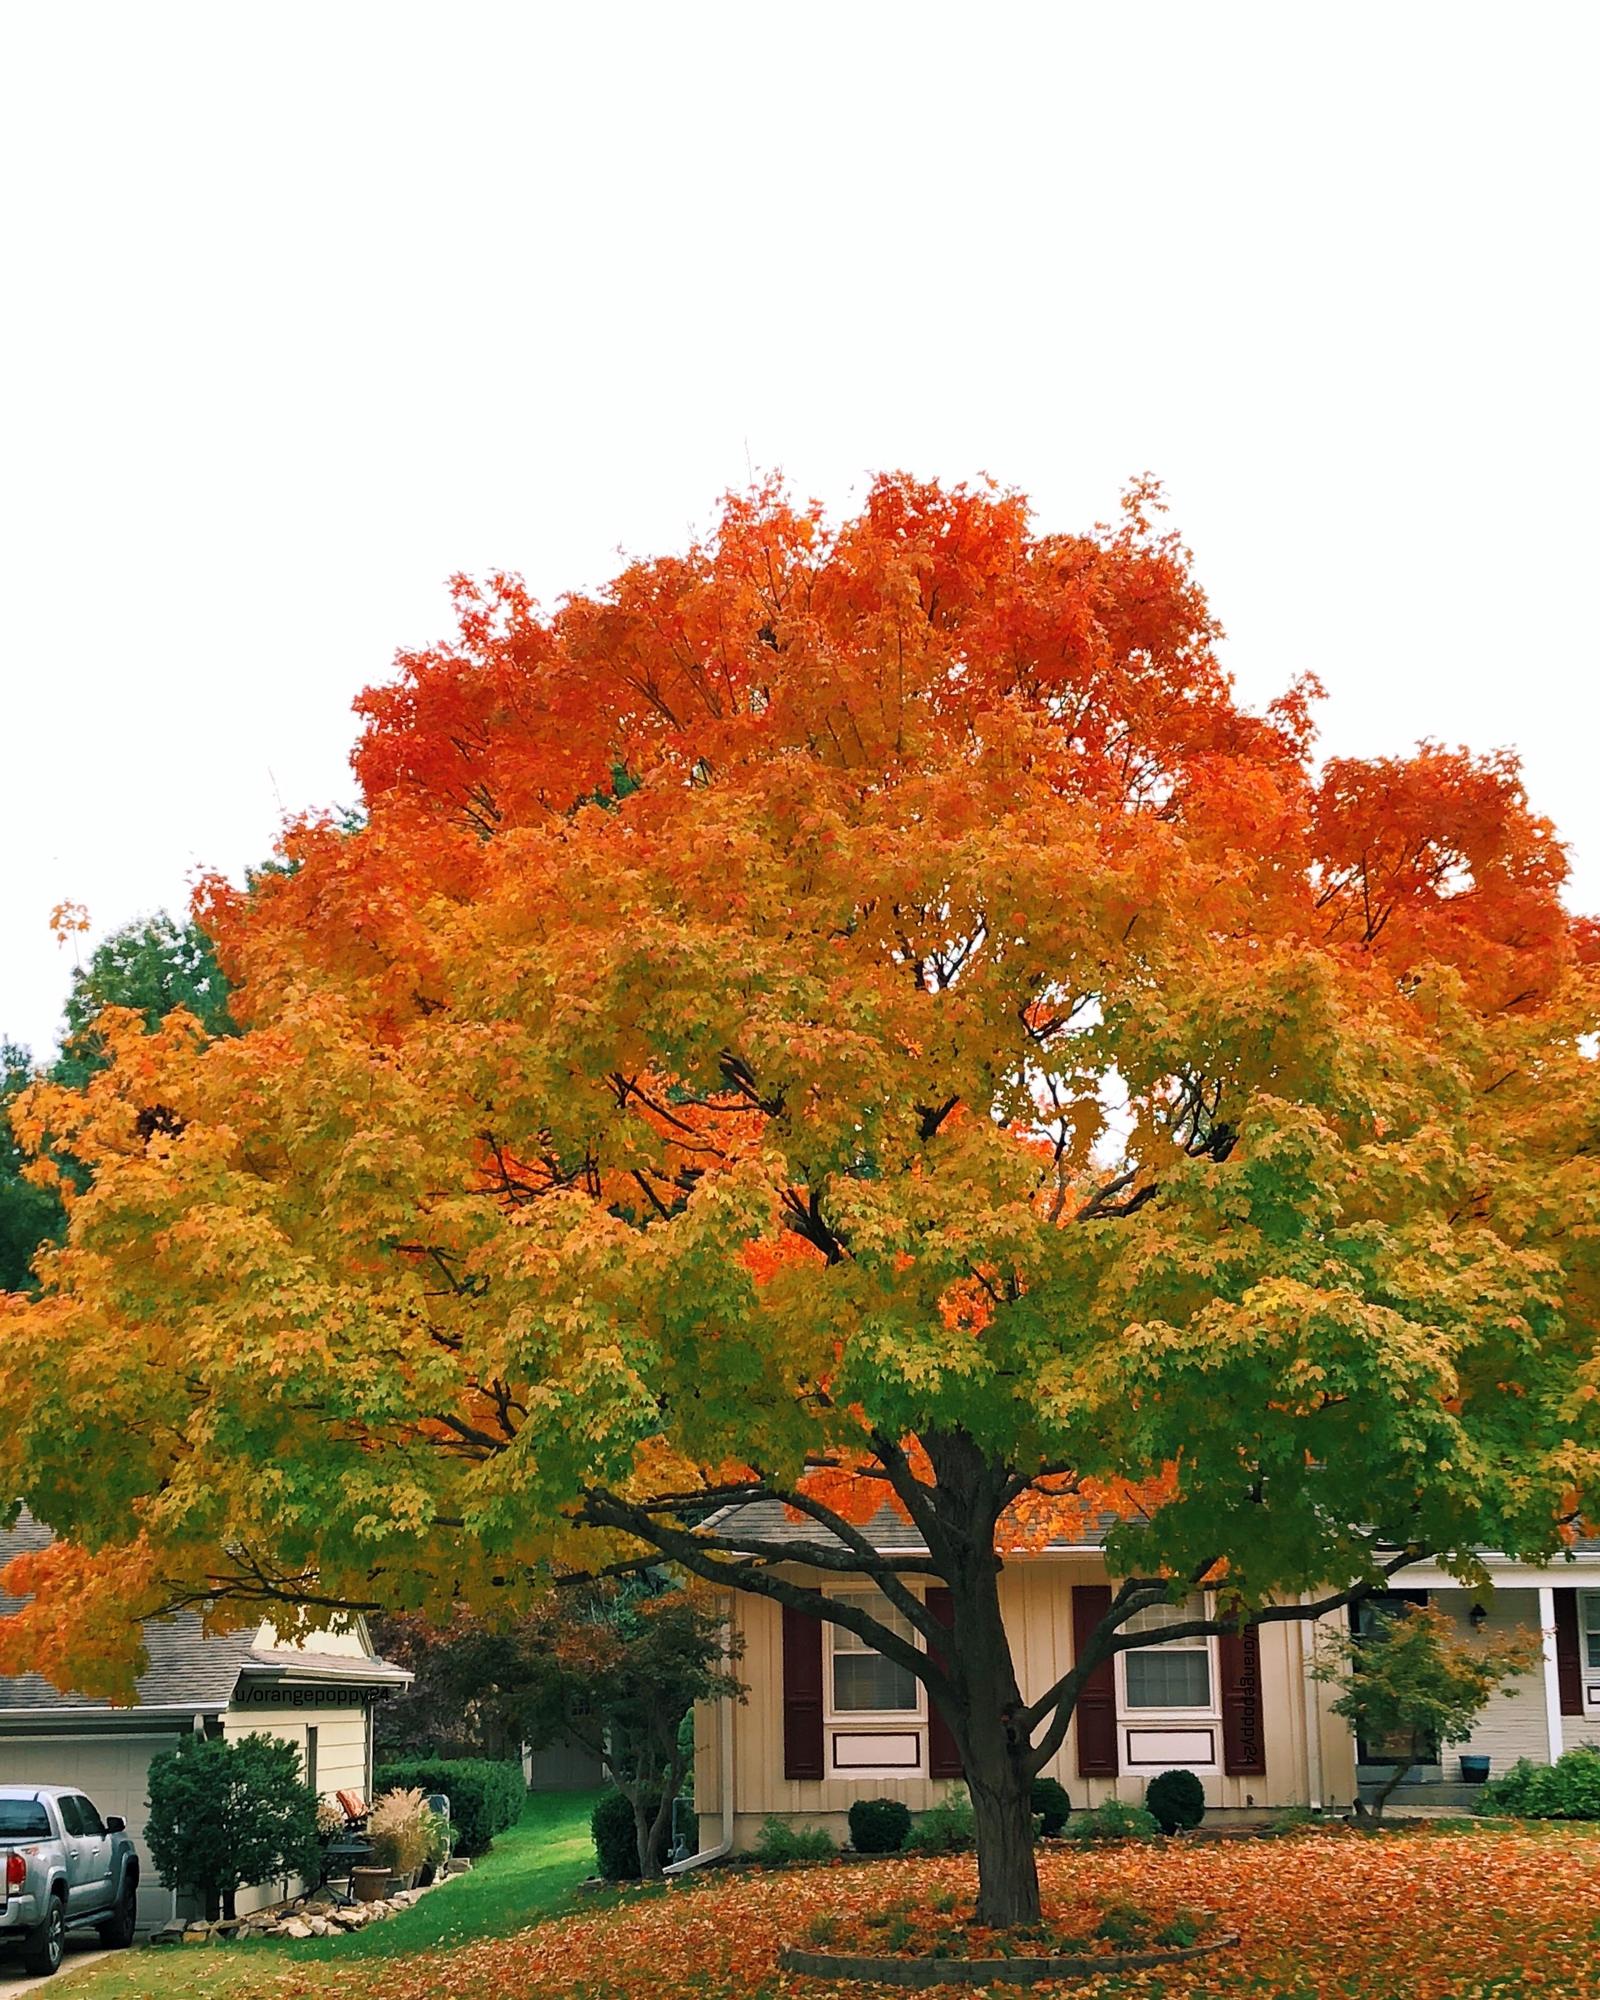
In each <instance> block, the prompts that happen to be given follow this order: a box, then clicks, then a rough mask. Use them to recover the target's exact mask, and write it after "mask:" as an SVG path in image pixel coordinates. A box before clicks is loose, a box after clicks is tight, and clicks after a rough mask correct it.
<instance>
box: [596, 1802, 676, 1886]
mask: <svg viewBox="0 0 1600 2000" xmlns="http://www.w3.org/2000/svg"><path fill="white" fill-rule="evenodd" d="M659 1805H660V1800H659V1799H646V1800H645V1802H644V1811H645V1818H646V1819H653V1818H654V1817H655V1814H656V1809H657V1807H658V1806H659ZM589 1831H590V1833H591V1834H593V1836H594V1854H595V1860H596V1861H597V1862H598V1864H599V1867H600V1873H601V1874H602V1875H603V1876H604V1877H605V1879H606V1880H607V1881H608V1882H637V1881H638V1879H639V1833H638V1829H637V1828H636V1827H635V1826H634V1823H633V1806H632V1804H631V1803H630V1802H629V1800H627V1799H625V1798H624V1797H623V1795H622V1794H621V1792H607V1793H606V1795H605V1797H604V1798H602V1799H601V1801H600V1803H599V1804H598V1805H597V1806H596V1807H595V1809H594V1811H593V1812H592V1813H591V1814H590V1815H589Z"/></svg>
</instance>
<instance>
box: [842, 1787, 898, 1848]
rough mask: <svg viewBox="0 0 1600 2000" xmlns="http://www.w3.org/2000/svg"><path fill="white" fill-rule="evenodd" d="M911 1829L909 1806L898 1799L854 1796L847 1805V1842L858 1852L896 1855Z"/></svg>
mask: <svg viewBox="0 0 1600 2000" xmlns="http://www.w3.org/2000/svg"><path fill="white" fill-rule="evenodd" d="M910 1831H911V1808H910V1807H909V1806H905V1805H902V1804H901V1802H900V1801H899V1799H857V1800H856V1802H855V1804H854V1805H853V1806H852V1807H851V1808H850V1845H851V1846H852V1847H853V1848H854V1849H855V1851H856V1852H857V1854H898V1853H899V1852H900V1850H901V1848H902V1847H904V1846H905V1844H906V1835H907V1834H908V1833H909V1832H910Z"/></svg>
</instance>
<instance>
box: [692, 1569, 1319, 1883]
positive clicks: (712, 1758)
mask: <svg viewBox="0 0 1600 2000" xmlns="http://www.w3.org/2000/svg"><path fill="white" fill-rule="evenodd" d="M793 1574H794V1576H795V1578H796V1580H797V1581H805V1582H808V1583H813V1582H821V1581H822V1579H820V1578H817V1577H816V1576H814V1575H813V1574H812V1573H809V1572H802V1571H800V1570H798V1569H796V1570H795V1571H794V1572H793ZM1104 1579H1105V1568H1104V1565H1103V1563H1101V1562H1100V1561H1099V1560H1098V1559H1097V1558H1096V1557H1094V1556H1092V1555H1084V1556H1081V1557H1076V1556H1070V1555H1067V1556H1059V1557H1058V1556H1039V1557H1034V1558H1021V1559H1014V1560H1013V1561H1011V1562H1010V1563H1008V1564H1007V1566H1006V1568H1005V1569H1004V1571H1003V1572H1002V1574H1001V1577H1000V1603H1001V1610H1002V1613H1003V1615H1004V1617H1005V1620H1006V1624H1007V1627H1008V1630H1009V1632H1010V1635H1011V1644H1012V1651H1013V1656H1014V1658H1015V1661H1016V1667H1017V1677H1018V1680H1019V1682H1020V1684H1021V1688H1022V1693H1023V1698H1024V1699H1025V1700H1028V1701H1032V1700H1035V1699H1037V1697H1038V1696H1039V1695H1041V1694H1042V1693H1044V1691H1045V1690H1046V1689H1047V1688H1049V1687H1050V1686H1051V1685H1052V1684H1053V1683H1054V1682H1055V1681H1056V1680H1058V1679H1059V1678H1060V1676H1061V1675H1062V1674H1063V1673H1065V1672H1066V1671H1067V1670H1068V1668H1069V1667H1070V1666H1071V1664H1072V1597H1071V1591H1072V1586H1073V1584H1074V1583H1098V1582H1103V1581H1104ZM912 1587H913V1588H914V1589H915V1588H917V1587H918V1586H917V1584H916V1583H915V1582H913V1585H912ZM731 1616H732V1617H733V1619H734V1621H735V1625H736V1629H737V1630H738V1631H739V1632H740V1633H741V1635H742V1637H743V1641H744V1654H743V1658H742V1660H741V1662H740V1665H739V1670H738V1671H739V1675H740V1678H741V1679H742V1680H743V1681H744V1682H745V1683H746V1686H747V1687H748V1689H749V1690H750V1692H749V1696H748V1699H747V1700H746V1701H744V1702H742V1703H740V1704H738V1705H737V1707H736V1708H735V1711H734V1725H733V1729H734V1768H735V1799H734V1814H735V1818H734V1845H735V1847H736V1848H739V1849H745V1848H748V1847H750V1846H752V1845H753V1844H754V1841H755V1837H756V1835H757V1833H758V1832H759V1830H760V1826H761V1822H762V1820H763V1819H765V1818H766V1816H767V1815H768V1814H769V1813H777V1814H781V1815H783V1816H784V1817H786V1818H789V1819H791V1820H793V1821H794V1822H795V1823H796V1824H800V1825H816V1826H824V1827H826V1828H827V1829H828V1830H829V1831H830V1832H831V1833H833V1834H834V1835H835V1837H836V1838H842V1836H843V1833H844V1828H845V1817H844V1816H845V1814H846V1812H847V1811H848V1809H849V1807H850V1805H851V1804H852V1802H853V1801H854V1800H856V1799H860V1798H878V1797H885V1798H895V1799H900V1800H902V1801H903V1802H904V1803H905V1804H906V1805H907V1806H908V1807H909V1808H910V1809H911V1810H912V1811H913V1812H917V1811H921V1810H922V1809H923V1808H925V1807H927V1806H929V1805H931V1804H933V1803H934V1801H935V1800H936V1799H938V1798H940V1797H941V1796H943V1794H944V1793H945V1791H946V1790H947V1789H948V1781H947V1780H943V1779H930V1778H928V1777H927V1776H926V1775H925V1769H926V1764H925V1759H926V1728H925V1725H924V1726H923V1728H922V1731H921V1734H922V1741H923V1746H924V1748H923V1760H924V1761H923V1768H922V1770H921V1771H919V1772H918V1773H917V1774H915V1775H913V1774H909V1773H908V1774H900V1773H893V1772H889V1771H886V1770H883V1769H878V1770H874V1771H871V1772H864V1773H862V1774H861V1775H859V1776H852V1777H843V1776H838V1777H827V1778H822V1779H791V1778H786V1777H785V1776H784V1774H783V1702H782V1685H783V1661H782V1631H783V1622H782V1611H781V1609H780V1607H779V1606H778V1605H776V1604H774V1603H772V1602H771V1601H770V1600H767V1599H764V1598H758V1597H752V1596H748V1595H744V1594H738V1595H737V1596H736V1597H735V1598H734V1600H733V1602H732V1605H731ZM1260 1640H1261V1673H1262V1680H1263V1696H1264V1699H1263V1721H1264V1726H1265V1740H1266V1763H1267V1771H1266V1775H1265V1777H1248V1778H1234V1777H1228V1776H1226V1775H1224V1774H1223V1773H1222V1772H1221V1771H1220V1770H1215V1771H1210V1772H1204V1773H1202V1783H1203V1784H1204V1786H1205V1791H1206V1800H1207V1804H1208V1806H1209V1807H1211V1808H1212V1809H1213V1810H1222V1809H1248V1808H1259V1807H1261V1806H1264V1805H1267V1804H1271V1805H1274V1806H1282V1805H1303V1804H1306V1803H1308V1802H1309V1792H1308V1789H1307V1784H1306V1771H1307V1757H1306V1733H1307V1726H1308V1706H1309V1704H1308V1703H1307V1701H1306V1698H1305V1693H1304V1686H1305V1684H1304V1679H1303V1673H1302V1640H1301V1636H1300V1627H1299V1626H1298V1625H1297V1624H1295V1623H1282V1624H1275V1625H1268V1626H1264V1627H1263V1628H1262V1630H1261V1634H1260ZM1212 1696H1213V1711H1212V1715H1211V1718H1210V1719H1209V1722H1207V1719H1206V1718H1200V1720H1201V1721H1202V1722H1203V1723H1206V1726H1209V1727H1211V1728H1212V1729H1213V1730H1214V1731H1215V1740H1216V1743H1217V1762H1218V1763H1219V1764H1220V1762H1221V1719H1220V1710H1217V1709H1216V1707H1215V1702H1216V1696H1217V1686H1216V1672H1215V1660H1213V1674H1212ZM715 1713H716V1711H715V1709H714V1708H712V1707H704V1708H702V1709H701V1711H700V1712H699V1720H698V1724H697V1727H696V1731H695V1740H696V1757H695V1799H696V1803H697V1807H698V1811H699V1818H700V1832H701V1840H702V1844H706V1845H709V1844H711V1843H712V1842H714V1841H715V1840H716V1839H717V1838H718V1836H719V1832H720V1826H721V1813H722V1774H721V1770H720V1768H719V1766H720V1749H719V1731H718V1729H717V1728H716V1726H715V1723H714V1717H715ZM1132 1719H1133V1720H1134V1721H1136V1722H1137V1721H1139V1720H1141V1718H1139V1717H1134V1718H1132ZM1128 1720H1129V1718H1128V1717H1126V1716H1123V1717H1121V1722H1122V1723H1123V1724H1124V1725H1125V1724H1126V1722H1127V1721H1128ZM1155 1720H1156V1719H1155V1718H1151V1719H1150V1721H1151V1724H1152V1726H1153V1725H1154V1722H1155ZM1324 1722H1326V1718H1324ZM861 1726H862V1727H864V1728H866V1729H870V1728H871V1721H870V1718H863V1720H862V1724H861ZM909 1726H910V1725H909V1724H907V1723H904V1722H898V1723H891V1722H887V1721H886V1722H885V1723H884V1725H883V1727H884V1729H886V1730H893V1729H903V1728H907V1727H909ZM1173 1726H1180V1725H1179V1724H1178V1723H1176V1722H1175V1723H1174V1725H1173ZM836 1727H838V1725H837V1724H836V1723H833V1722H829V1723H828V1724H827V1725H826V1737H825V1740H826V1738H831V1735H832V1732H833V1730H834V1729H835V1728H836ZM1340 1734H1342V1735H1343V1737H1344V1749H1345V1754H1346V1759H1348V1732H1347V1731H1345V1729H1344V1725H1343V1724H1342V1723H1340V1722H1338V1720H1337V1718H1334V1719H1333V1728H1332V1729H1331V1730H1330V1729H1327V1728H1326V1727H1324V1731H1323V1736H1324V1745H1323V1748H1324V1756H1325V1759H1326V1760H1327V1763H1328V1766H1329V1768H1330V1769H1331V1771H1332V1773H1333V1777H1334V1781H1335V1783H1336V1784H1339V1785H1341V1786H1342V1787H1343V1792H1342V1796H1343V1798H1344V1799H1345V1800H1346V1802H1348V1799H1349V1798H1350V1796H1351V1794H1352V1792H1353V1789H1354V1769H1353V1766H1350V1767H1349V1775H1348V1779H1346V1777H1345V1769H1344V1767H1343V1766H1341V1763H1340V1757H1339V1749H1340V1745H1339V1742H1338V1736H1339V1735H1340ZM1126 1740H1127V1739H1126V1729H1125V1727H1124V1728H1123V1731H1122V1743H1123V1746H1124V1749H1125V1748H1126ZM1046 1771H1047V1773H1048V1775H1050V1776H1053V1777H1056V1778H1058V1779H1059V1780H1060V1781H1061V1783H1062V1784H1063V1785H1065V1787H1066V1789H1067V1791H1068V1793H1069V1794H1070V1796H1071V1798H1072V1800H1073V1803H1074V1804H1075V1805H1092V1804H1097V1803H1098V1802H1099V1801H1100V1800H1101V1799H1104V1798H1109V1797H1117V1798H1121V1799H1124V1800H1126V1801H1128V1802H1129V1803H1137V1802H1138V1801H1139V1800H1140V1799H1141V1798H1142V1797H1143V1795H1144V1787H1145V1784H1146V1781H1147V1780H1148V1778H1149V1777H1151V1776H1152V1775H1153V1774H1154V1773H1153V1769H1152V1770H1140V1771H1135V1772H1129V1771H1127V1770H1126V1769H1125V1770H1124V1773H1123V1775H1121V1776H1119V1777H1118V1778H1115V1779H1109V1778H1096V1779H1088V1778H1081V1777H1079V1775H1078V1770H1077V1746H1076V1741H1075V1733H1074V1730H1073V1729H1069V1730H1068V1732H1067V1737H1066V1740H1065V1742H1064V1743H1063V1745H1062V1747H1061V1750H1060V1751H1059V1753H1058V1754H1057V1756H1056V1757H1055V1758H1054V1759H1052V1761H1051V1762H1050V1764H1049V1765H1048V1766H1046Z"/></svg>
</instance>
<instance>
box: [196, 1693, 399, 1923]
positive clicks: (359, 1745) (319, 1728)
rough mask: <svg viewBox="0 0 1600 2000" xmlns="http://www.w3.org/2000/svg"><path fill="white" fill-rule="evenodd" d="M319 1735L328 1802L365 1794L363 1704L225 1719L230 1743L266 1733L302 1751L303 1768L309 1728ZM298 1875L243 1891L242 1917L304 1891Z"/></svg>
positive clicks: (239, 1712)
mask: <svg viewBox="0 0 1600 2000" xmlns="http://www.w3.org/2000/svg"><path fill="white" fill-rule="evenodd" d="M308 1725H309V1726H310V1727H311V1728H313V1729H315V1730H316V1732H317V1791H318V1792H319V1794H320V1795H321V1796H322V1797H323V1798H329V1797H331V1796H332V1795H333V1793H335V1792H338V1791H350V1792H365V1790H366V1784H367V1715H366V1710H365V1709H364V1708H362V1707H360V1706H352V1707H350V1708H293V1707H287V1706H280V1707H270V1708H269V1707H268V1706H266V1705H265V1704H264V1703H263V1704H262V1705H260V1706H257V1705H256V1704H254V1703H252V1704H251V1705H250V1706H249V1707H248V1708H230V1709H228V1710H226V1711H225V1713H224V1714H223V1717H222V1734H223V1736H224V1738H225V1739H226V1740H227V1741H229V1742H237V1740H238V1739H239V1738H240V1737H241V1736H250V1735H253V1734H256V1733H258V1732H259V1733H261V1734H264V1735H268V1736H277V1737H281V1738H282V1739H283V1741H284V1742H286V1743H292V1744H293V1745H294V1747H295V1748H296V1749H297V1750H298V1751H299V1752H300V1768H301V1770H302V1771H303V1770H304V1769H305V1755H306V1729H307V1726H308ZM300 1886H301V1885H300V1882H299V1879H298V1878H297V1877H290V1878H288V1881H287V1886H286V1884H285V1883H284V1882H265V1883H262V1884H260V1885H259V1886H258V1887H257V1888H254V1889H241V1890H240V1891H239V1895H238V1901H237V1908H238V1911H239V1914H240V1916H241V1917H245V1916H248V1915H249V1914H250V1912H251V1911H252V1910H264V1909H266V1908H267V1907H268V1905H270V1904H272V1903H276V1902H277V1901H278V1900H279V1899H280V1898H281V1897H283V1896H285V1895H292V1894H294V1893H295V1892H296V1891H297V1890H298V1889H299V1887H300Z"/></svg>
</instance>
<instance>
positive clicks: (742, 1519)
mask: <svg viewBox="0 0 1600 2000" xmlns="http://www.w3.org/2000/svg"><path fill="white" fill-rule="evenodd" d="M1117 1518H1118V1517H1117V1516H1116V1515H1115V1514H1099V1515H1097V1516H1096V1517H1095V1518H1094V1519H1093V1520H1091V1521H1086V1522H1085V1523H1084V1525H1083V1528H1082V1530H1081V1531H1080V1532H1079V1533H1078V1535H1077V1536H1076V1537H1075V1538H1074V1539H1073V1540H1072V1541H1071V1542H1051V1543H1049V1544H1047V1546H1048V1547H1049V1548H1051V1549H1056V1550H1061V1549H1067V1548H1075V1549H1083V1548H1094V1549H1098V1548H1102V1547H1104V1545H1105V1541H1106V1538H1107V1536H1108V1535H1109V1534H1110V1533H1111V1530H1112V1528H1113V1527H1115V1525H1116V1523H1117ZM704 1525H705V1526H706V1528H707V1529H709V1530H711V1531H712V1532H713V1533H715V1534H722V1535H733V1534H736V1535H739V1536H741V1537H748V1538H749V1539H750V1540H752V1541H756V1542H759V1543H761V1544H762V1546H763V1547H766V1548H785V1547H800V1546H804V1545H806V1544H809V1545H811V1546H813V1547H817V1546H821V1547H825V1548H840V1549H842V1548H843V1547H844V1543H843V1542H842V1541H841V1540H840V1539H839V1537H838V1536H837V1535H836V1534H834V1532H833V1531H832V1529H830V1528H825V1527H823V1526H822V1524H821V1523H820V1522H818V1521H812V1520H808V1519H807V1518H806V1517H805V1516H804V1515H796V1514H794V1513H792V1512H791V1511H790V1510H789V1508H787V1507H786V1506H785V1505H784V1503H783V1502H782V1501H781V1500H747V1501H744V1502H742V1503H738V1502H736V1503H735V1504H734V1505H733V1506H730V1507H724V1508H723V1509H722V1510H721V1512H720V1513H716V1514H713V1515H712V1516H711V1518H710V1519H709V1520H708V1521H706V1522H705V1524H704ZM862 1533H863V1534H864V1535H865V1536H866V1538H867V1540H868V1541H869V1542H871V1544H872V1546H873V1547H874V1548H875V1549H877V1550H879V1551H880V1552H881V1553H883V1554H886V1555H889V1554H894V1555H925V1554H926V1553H927V1549H926V1545H925V1544H924V1542H923V1539H922V1536H921V1533H920V1532H919V1531H918V1530H917V1529H916V1528H915V1527H913V1526H912V1524H911V1523H910V1522H909V1521H908V1520H907V1519H906V1518H905V1516H904V1515H903V1514H899V1513H897V1512H896V1511H895V1509H894V1508H892V1507H889V1506H884V1507H880V1508H879V1509H878V1511H877V1513H876V1514H874V1515H873V1517H872V1519H871V1520H870V1521H868V1522H866V1523H865V1524H864V1525H863V1527H862ZM1572 1549H1573V1553H1574V1554H1575V1555H1579V1556H1594V1555H1600V1536H1591V1535H1580V1536H1579V1537H1578V1539H1577V1540H1576V1541H1575V1542H1574V1543H1573V1544H1572ZM1557 1562H1558V1563H1559V1558H1558V1559H1557ZM1558 1573H1559V1571H1558Z"/></svg>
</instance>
